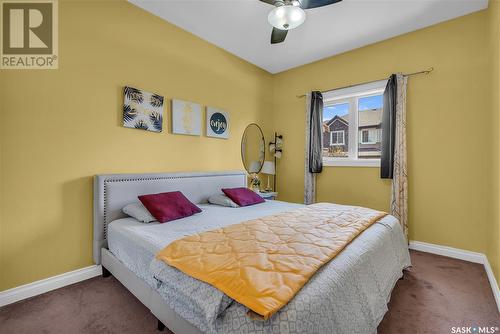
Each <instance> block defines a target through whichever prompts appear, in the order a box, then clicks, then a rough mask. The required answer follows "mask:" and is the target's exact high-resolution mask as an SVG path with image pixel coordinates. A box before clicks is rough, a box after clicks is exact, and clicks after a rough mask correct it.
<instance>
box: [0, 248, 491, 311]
mask: <svg viewBox="0 0 500 334" xmlns="http://www.w3.org/2000/svg"><path fill="white" fill-rule="evenodd" d="M410 249H413V250H417V251H421V252H426V253H432V254H437V255H442V256H447V257H451V258H455V259H460V260H464V261H469V262H474V263H480V264H483V265H484V268H485V270H486V274H487V275H488V280H489V281H490V284H491V289H492V291H493V295H494V296H495V301H496V303H497V307H498V310H499V311H500V289H499V288H498V283H497V280H496V279H495V275H494V274H493V270H492V269H491V266H490V263H489V261H488V258H487V257H486V255H484V254H481V253H476V252H471V251H466V250H462V249H457V248H452V247H447V246H439V245H434V244H429V243H426V242H420V241H410ZM101 272H102V267H101V266H100V265H93V266H90V267H86V268H82V269H77V270H74V271H70V272H67V273H64V274H61V275H57V276H53V277H49V278H46V279H43V280H40V281H36V282H33V283H29V284H26V285H22V286H19V287H16V288H12V289H9V290H5V291H0V307H1V306H4V305H8V304H12V303H15V302H17V301H20V300H23V299H26V298H30V297H33V296H36V295H40V294H42V293H45V292H49V291H52V290H55V289H58V288H62V287H64V286H66V285H70V284H73V283H77V282H80V281H84V280H86V279H89V278H92V277H95V276H99V275H100V274H101Z"/></svg>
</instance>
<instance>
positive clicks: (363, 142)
mask: <svg viewBox="0 0 500 334" xmlns="http://www.w3.org/2000/svg"><path fill="white" fill-rule="evenodd" d="M363 131H368V138H370V130H369V129H361V130H360V131H359V132H360V136H359V143H360V144H366V145H371V144H376V143H377V142H376V141H363Z"/></svg>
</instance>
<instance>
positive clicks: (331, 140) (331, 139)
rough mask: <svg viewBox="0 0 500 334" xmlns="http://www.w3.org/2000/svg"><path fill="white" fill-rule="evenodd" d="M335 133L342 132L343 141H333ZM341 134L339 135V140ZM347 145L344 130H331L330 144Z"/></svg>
mask: <svg viewBox="0 0 500 334" xmlns="http://www.w3.org/2000/svg"><path fill="white" fill-rule="evenodd" d="M334 133H342V143H334V142H333V134H334ZM338 138H339V136H338V135H337V140H338ZM342 145H345V131H344V130H337V131H331V132H330V146H342Z"/></svg>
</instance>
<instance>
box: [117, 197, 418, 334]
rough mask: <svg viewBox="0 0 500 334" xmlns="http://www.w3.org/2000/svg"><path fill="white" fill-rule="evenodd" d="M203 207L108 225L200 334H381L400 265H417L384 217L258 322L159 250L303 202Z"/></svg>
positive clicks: (134, 264)
mask: <svg viewBox="0 0 500 334" xmlns="http://www.w3.org/2000/svg"><path fill="white" fill-rule="evenodd" d="M199 206H200V208H201V209H202V210H203V212H202V213H200V214H196V215H194V216H191V217H188V218H183V219H180V220H176V221H172V222H169V223H166V224H158V223H151V224H143V223H139V222H138V221H137V220H135V219H133V218H125V219H119V220H116V221H114V222H112V223H110V224H109V225H108V248H109V250H110V251H111V252H112V253H113V254H114V255H115V256H116V257H117V258H118V259H119V260H120V261H121V262H122V263H123V264H124V265H125V266H126V267H127V268H128V269H130V270H131V271H133V272H134V273H135V274H136V275H137V276H139V277H140V278H142V279H143V280H144V281H145V282H147V283H148V284H149V285H150V286H151V287H152V288H153V289H155V290H156V291H158V293H159V294H160V295H161V296H162V297H163V298H164V299H165V301H166V302H167V304H168V305H169V306H170V307H171V308H172V309H173V310H174V311H175V312H176V313H177V314H179V315H180V316H181V317H182V318H184V319H185V320H187V321H188V322H190V323H191V324H193V325H194V326H195V327H197V328H198V329H199V330H200V331H201V332H205V333H214V334H215V333H217V334H230V333H241V332H248V333H254V332H255V333H263V334H267V333H269V334H271V333H288V334H299V333H330V334H333V333H339V334H340V333H376V330H377V326H378V324H379V323H380V321H381V320H382V318H383V316H384V314H385V313H386V311H387V302H388V300H389V298H390V295H391V291H392V289H393V287H394V285H395V283H396V282H397V280H398V279H399V278H400V277H401V276H402V270H403V269H404V268H406V267H408V266H410V265H411V263H410V257H409V252H408V245H407V243H406V240H405V239H404V235H403V231H402V229H401V226H400V225H399V222H398V221H397V219H396V218H394V217H393V216H386V217H384V218H383V219H381V220H380V221H379V222H377V223H376V224H373V225H372V226H371V227H369V228H368V229H367V230H365V231H364V232H363V233H362V234H361V235H360V236H358V237H357V238H356V239H355V240H353V241H352V242H351V243H350V244H349V245H348V246H347V247H346V248H345V249H344V250H343V251H342V252H341V253H340V254H339V255H338V256H337V257H336V258H335V259H333V260H332V261H330V262H329V263H328V264H326V265H325V266H323V267H322V268H321V269H320V270H319V271H318V272H317V273H316V274H315V275H314V276H313V277H312V279H311V280H310V281H309V282H308V283H307V284H306V285H305V286H304V287H303V288H302V290H301V291H299V293H298V294H297V295H296V296H295V297H294V298H293V299H292V300H291V301H290V303H288V304H287V305H286V306H285V307H284V308H283V309H281V310H280V311H279V312H278V313H277V314H276V315H275V316H273V317H271V319H268V320H266V321H256V320H253V319H251V318H250V317H248V316H247V309H246V308H245V307H244V306H243V305H241V304H239V303H235V302H233V301H232V300H231V299H230V298H229V297H227V296H225V295H224V294H223V293H221V292H219V290H217V289H216V288H213V287H212V286H210V285H208V284H206V283H204V282H201V281H198V280H196V279H194V278H192V277H190V276H187V275H184V274H183V273H182V272H180V271H177V270H175V268H172V267H169V266H167V265H166V264H164V263H163V262H161V261H158V260H155V259H154V256H155V254H156V253H157V252H158V251H160V250H161V249H163V248H164V247H166V246H167V245H168V244H169V243H171V242H173V241H175V240H177V239H180V238H182V237H184V236H188V235H192V234H193V233H198V232H203V231H208V230H212V229H216V228H220V227H223V226H227V225H231V224H237V223H240V222H243V221H246V220H250V219H255V218H259V217H262V216H266V215H271V214H275V213H279V212H284V211H290V210H294V209H296V208H300V207H302V206H303V205H301V204H293V203H287V202H280V201H266V202H265V203H262V204H259V205H255V206H249V207H243V208H227V207H222V206H216V205H208V204H207V205H199Z"/></svg>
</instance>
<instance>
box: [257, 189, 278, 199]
mask: <svg viewBox="0 0 500 334" xmlns="http://www.w3.org/2000/svg"><path fill="white" fill-rule="evenodd" d="M257 194H259V196H260V197H262V198H263V199H266V200H268V201H272V200H275V199H276V197H278V193H277V192H275V191H270V192H264V191H259V192H258V193H257Z"/></svg>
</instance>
